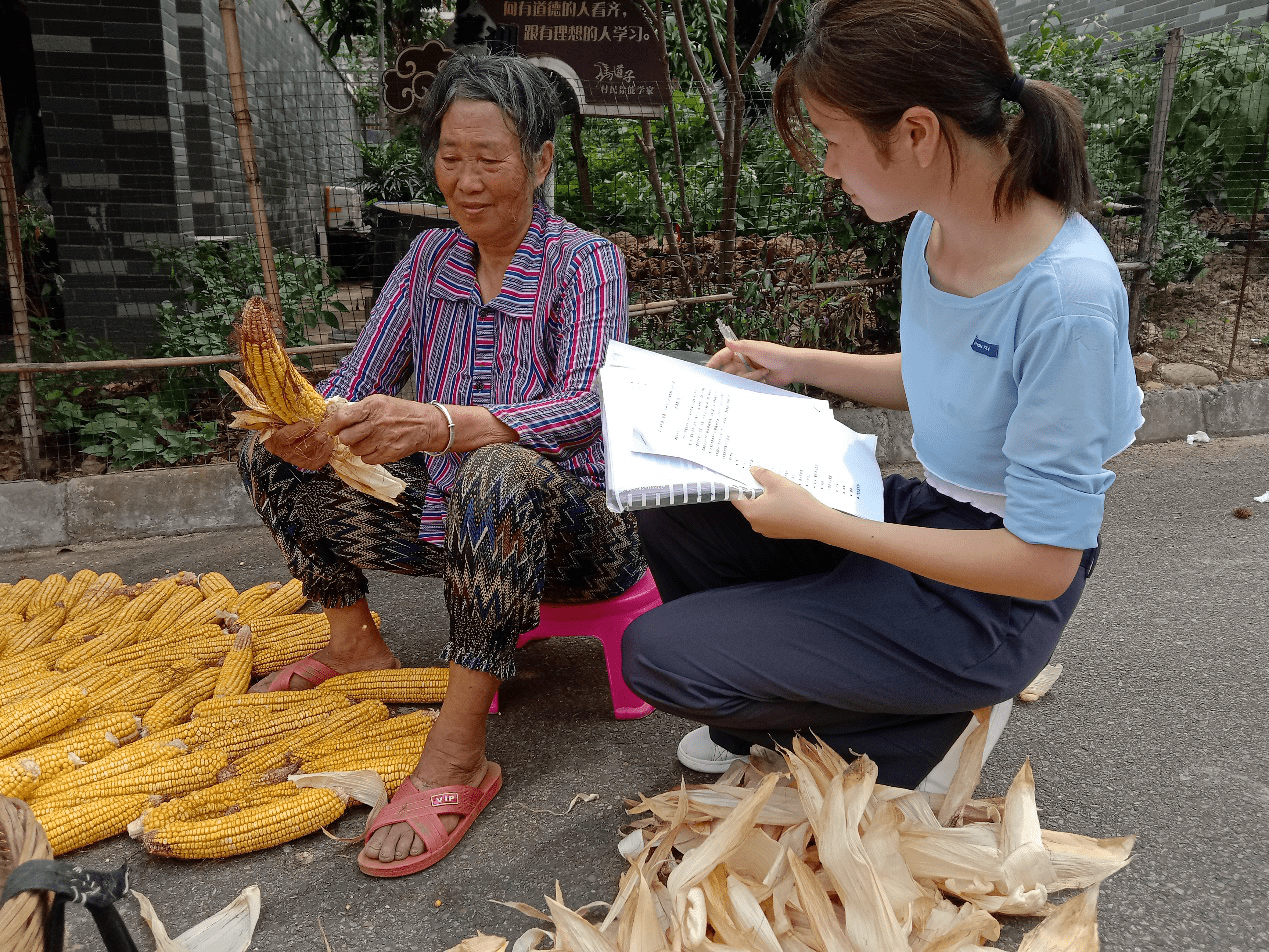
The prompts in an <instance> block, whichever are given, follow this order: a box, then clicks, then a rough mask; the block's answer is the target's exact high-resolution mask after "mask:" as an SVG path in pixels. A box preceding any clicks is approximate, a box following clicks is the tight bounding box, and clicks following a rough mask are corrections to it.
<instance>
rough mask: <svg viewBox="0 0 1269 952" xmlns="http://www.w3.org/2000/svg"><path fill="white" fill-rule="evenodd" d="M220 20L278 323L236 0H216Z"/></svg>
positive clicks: (245, 172) (267, 291)
mask: <svg viewBox="0 0 1269 952" xmlns="http://www.w3.org/2000/svg"><path fill="white" fill-rule="evenodd" d="M220 21H221V25H222V26H223V27H224V32H225V65H226V66H227V67H228V69H229V89H230V92H231V93H232V94H233V102H234V124H235V125H237V127H238V148H239V149H240V150H241V152H242V177H243V178H244V179H245V180H246V183H247V194H248V196H249V197H250V199H251V217H252V219H253V220H254V221H255V226H256V244H257V245H258V246H259V248H260V268H261V270H262V271H263V273H264V297H265V300H267V301H268V302H269V306H270V307H271V308H272V309H273V316H274V318H275V319H276V320H277V321H278V322H279V323H280V322H281V320H282V296H281V294H280V293H279V291H278V272H277V269H276V268H275V267H274V264H273V241H272V239H271V238H270V237H269V217H268V212H267V210H266V209H265V205H264V189H263V187H262V186H261V184H260V166H259V165H258V164H257V163H256V140H255V136H254V135H253V134H252V132H251V110H250V108H249V107H248V105H247V82H246V78H245V77H244V75H243V69H242V46H241V44H240V43H239V42H238V7H237V3H236V0H220Z"/></svg>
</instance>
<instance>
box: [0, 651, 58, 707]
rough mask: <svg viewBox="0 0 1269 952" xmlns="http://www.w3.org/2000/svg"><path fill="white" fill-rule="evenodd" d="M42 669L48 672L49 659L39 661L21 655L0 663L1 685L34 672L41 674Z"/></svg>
mask: <svg viewBox="0 0 1269 952" xmlns="http://www.w3.org/2000/svg"><path fill="white" fill-rule="evenodd" d="M41 671H43V672H45V673H47V672H48V662H47V661H38V660H35V659H33V658H21V657H20V658H18V659H16V660H14V661H11V662H8V663H6V664H4V665H0V685H6V686H7V685H10V684H12V683H14V682H15V681H18V680H20V679H22V678H26V677H29V676H30V675H32V674H39V673H40V672H41ZM0 703H3V702H0Z"/></svg>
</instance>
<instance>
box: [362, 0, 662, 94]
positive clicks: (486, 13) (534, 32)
mask: <svg viewBox="0 0 1269 952" xmlns="http://www.w3.org/2000/svg"><path fill="white" fill-rule="evenodd" d="M487 2H488V3H489V7H490V8H493V9H486V8H485V7H484V6H482V5H481V4H479V3H468V4H467V6H466V7H465V8H463V9H462V10H460V11H459V13H458V14H457V16H456V18H455V27H454V28H453V29H452V30H451V31H450V33H449V34H447V36H446V39H447V40H448V41H449V43H450V44H451V45H452V46H471V45H481V46H484V47H485V48H490V49H513V50H515V51H516V52H518V53H519V54H520V55H521V56H523V57H525V58H526V59H528V60H530V61H531V62H533V63H536V64H537V65H538V66H540V67H542V68H543V69H547V70H550V71H551V72H553V73H555V74H556V75H558V76H559V77H560V78H561V79H562V80H563V81H564V82H565V83H566V84H567V85H568V86H569V88H570V89H572V91H573V94H574V95H575V96H576V98H577V110H578V111H579V112H581V114H582V115H584V116H614V117H617V116H632V117H645V116H660V115H661V109H662V107H663V106H666V105H669V103H670V102H671V99H670V90H669V89H668V88H667V87H666V84H665V80H664V75H663V74H662V71H661V44H660V41H659V40H658V39H657V37H656V33H655V32H654V30H653V28H652V25H651V24H650V23H649V22H648V20H647V18H646V17H645V16H644V14H643V11H642V10H641V9H640V8H639V7H638V6H636V5H635V4H634V3H633V2H631V0H594V2H591V0H487ZM451 52H452V50H451V49H450V47H449V46H446V45H445V44H443V43H440V42H438V41H436V40H430V41H429V42H428V43H427V44H426V45H425V46H422V47H410V48H409V49H406V50H404V51H402V53H401V55H400V56H398V57H397V62H396V66H395V68H394V69H391V70H388V71H387V72H386V73H384V76H383V99H384V102H385V104H386V105H387V107H388V108H389V109H391V110H392V111H393V112H397V113H406V112H410V111H412V110H413V109H415V108H417V107H418V106H419V105H420V104H421V103H422V100H423V97H424V96H425V95H426V94H427V89H428V87H430V86H431V82H432V80H433V79H434V78H435V76H436V72H437V71H438V70H439V69H440V66H441V64H442V63H444V61H445V59H446V58H447V57H448V56H449V55H450V53H451Z"/></svg>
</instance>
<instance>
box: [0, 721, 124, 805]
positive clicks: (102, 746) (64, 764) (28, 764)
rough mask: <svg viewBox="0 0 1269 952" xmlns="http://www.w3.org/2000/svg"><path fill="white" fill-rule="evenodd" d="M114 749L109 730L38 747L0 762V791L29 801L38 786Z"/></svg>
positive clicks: (5, 794)
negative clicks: (71, 740) (66, 741)
mask: <svg viewBox="0 0 1269 952" xmlns="http://www.w3.org/2000/svg"><path fill="white" fill-rule="evenodd" d="M118 749H119V739H118V738H116V737H115V736H114V735H113V734H111V733H110V732H109V731H97V732H96V733H94V734H84V735H83V736H81V737H79V738H78V739H77V740H75V741H73V742H71V743H60V744H41V745H40V746H39V747H34V748H32V749H31V750H28V751H25V752H24V753H22V754H19V755H16V756H14V757H9V758H6V759H5V760H3V761H0V791H2V792H3V795H4V796H7V797H18V798H19V799H22V800H30V799H31V798H32V797H33V795H34V793H35V791H36V790H37V789H39V787H40V785H41V784H43V783H48V782H49V781H51V780H52V779H53V778H54V777H57V776H59V775H61V774H64V773H67V772H69V771H71V770H74V769H75V768H76V767H82V766H83V765H84V764H86V763H90V762H91V761H94V760H97V759H99V758H101V757H104V756H106V754H109V753H112V752H113V751H115V750H118Z"/></svg>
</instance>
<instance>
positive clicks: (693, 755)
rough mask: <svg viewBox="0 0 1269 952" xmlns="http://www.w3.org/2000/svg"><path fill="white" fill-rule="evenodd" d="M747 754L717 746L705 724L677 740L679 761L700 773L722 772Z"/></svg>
mask: <svg viewBox="0 0 1269 952" xmlns="http://www.w3.org/2000/svg"><path fill="white" fill-rule="evenodd" d="M747 756H748V755H747V754H733V753H732V752H731V751H730V750H727V749H726V748H723V747H719V746H718V745H717V744H715V743H714V741H713V738H711V737H710V736H709V728H708V727H705V726H702V727H698V728H696V730H694V731H691V732H690V733H688V734H685V735H684V736H683V739H682V740H681V741H679V763H681V764H682V765H683V766H684V767H688V768H690V769H691V770H696V771H699V772H700V773H716V774H720V773H724V772H725V771H726V770H727V768H728V767H730V766H731V765H732V764H733V763H735V762H736V761H737V760H744V759H745V757H747Z"/></svg>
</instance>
